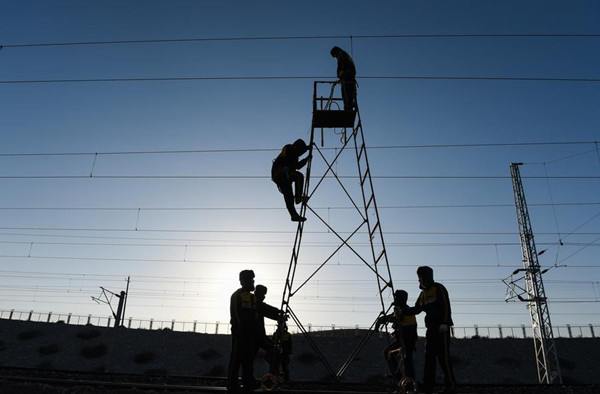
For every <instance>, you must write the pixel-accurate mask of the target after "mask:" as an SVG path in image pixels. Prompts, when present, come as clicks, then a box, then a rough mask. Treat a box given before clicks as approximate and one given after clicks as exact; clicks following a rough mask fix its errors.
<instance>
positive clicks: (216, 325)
mask: <svg viewBox="0 0 600 394" xmlns="http://www.w3.org/2000/svg"><path fill="white" fill-rule="evenodd" d="M219 323H220V322H219V321H218V320H217V324H215V334H218V333H219Z"/></svg>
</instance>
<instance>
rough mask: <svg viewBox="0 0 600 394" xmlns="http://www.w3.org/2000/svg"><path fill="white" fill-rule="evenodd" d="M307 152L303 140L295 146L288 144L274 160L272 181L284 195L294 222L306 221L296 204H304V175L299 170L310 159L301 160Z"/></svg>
mask: <svg viewBox="0 0 600 394" xmlns="http://www.w3.org/2000/svg"><path fill="white" fill-rule="evenodd" d="M307 151H308V147H307V146H306V142H304V141H303V140H301V139H299V140H296V141H295V142H294V143H293V144H287V145H285V146H284V147H283V148H282V149H281V153H279V155H278V156H277V157H276V158H275V160H273V166H272V167H271V179H272V180H273V182H275V184H276V185H277V188H278V189H279V191H280V192H281V194H283V199H284V200H285V206H286V208H287V210H288V212H289V213H290V216H291V219H292V221H293V222H303V221H305V220H306V218H305V217H303V216H300V215H298V212H297V211H296V207H295V206H294V203H296V204H300V203H301V202H302V192H303V189H304V175H302V173H301V172H300V171H298V170H299V169H300V168H302V167H304V166H305V165H306V163H307V162H308V159H309V157H308V156H307V157H305V158H304V159H302V160H299V159H300V156H302V155H303V154H305V153H306V152H307ZM292 183H295V191H296V193H294V192H292Z"/></svg>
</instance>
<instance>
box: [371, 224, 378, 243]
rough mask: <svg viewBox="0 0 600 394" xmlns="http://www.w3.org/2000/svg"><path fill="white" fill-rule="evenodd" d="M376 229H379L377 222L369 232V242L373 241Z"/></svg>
mask: <svg viewBox="0 0 600 394" xmlns="http://www.w3.org/2000/svg"><path fill="white" fill-rule="evenodd" d="M378 228H379V222H377V223H376V224H375V226H374V227H373V230H371V232H370V233H369V236H370V237H371V240H372V239H373V235H374V234H375V231H377V229H378Z"/></svg>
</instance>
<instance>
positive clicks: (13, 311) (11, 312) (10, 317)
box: [8, 309, 15, 320]
mask: <svg viewBox="0 0 600 394" xmlns="http://www.w3.org/2000/svg"><path fill="white" fill-rule="evenodd" d="M13 313H15V310H14V309H11V310H10V314H9V315H8V320H12V317H13Z"/></svg>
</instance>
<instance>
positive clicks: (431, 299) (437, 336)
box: [402, 266, 456, 394]
mask: <svg viewBox="0 0 600 394" xmlns="http://www.w3.org/2000/svg"><path fill="white" fill-rule="evenodd" d="M417 276H418V277H419V288H420V289H421V290H422V291H421V294H420V295H419V298H417V302H416V303H415V306H414V307H412V308H409V307H406V308H404V309H403V311H402V312H403V313H405V314H413V315H417V314H419V313H421V312H425V326H426V327H427V331H426V334H425V339H426V341H427V343H426V345H425V370H424V371H423V387H421V389H422V390H423V392H424V393H432V392H433V385H434V383H435V369H436V360H437V361H439V363H440V366H441V367H442V370H443V371H444V384H445V388H444V391H442V392H441V393H443V394H454V393H456V379H455V378H454V372H453V371H452V365H451V363H450V347H449V346H450V327H452V326H453V325H454V323H453V322H452V313H451V309H450V298H449V297H448V291H447V290H446V288H445V287H444V285H442V284H440V283H437V282H434V280H433V269H432V268H431V267H427V266H422V267H419V268H418V269H417Z"/></svg>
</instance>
